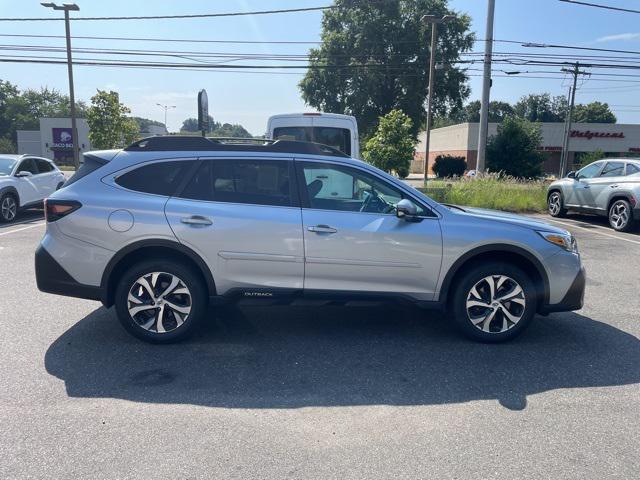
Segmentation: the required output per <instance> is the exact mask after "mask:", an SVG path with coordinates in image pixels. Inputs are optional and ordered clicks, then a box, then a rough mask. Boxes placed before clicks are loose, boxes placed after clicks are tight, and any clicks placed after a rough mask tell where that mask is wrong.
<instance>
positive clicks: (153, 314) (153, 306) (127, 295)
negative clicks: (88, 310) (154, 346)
mask: <svg viewBox="0 0 640 480" xmlns="http://www.w3.org/2000/svg"><path fill="white" fill-rule="evenodd" d="M207 304H208V301H207V294H206V289H205V287H204V285H203V284H202V279H201V278H200V276H199V275H198V274H197V273H196V272H194V271H193V269H191V268H190V267H189V266H187V265H184V264H182V263H179V262H175V261H171V260H162V261H160V260H149V261H144V262H141V263H139V264H137V265H134V266H133V267H131V268H130V269H129V270H128V271H127V272H126V273H125V274H124V275H123V276H122V278H121V279H120V282H119V284H118V288H117V289H116V295H115V307H116V312H117V314H118V319H119V320H120V323H122V325H123V326H124V328H125V329H126V330H127V331H128V332H129V333H131V334H132V335H134V336H136V337H137V338H139V339H141V340H144V341H147V342H151V343H171V342H176V341H179V340H183V339H184V338H186V337H188V336H189V335H190V334H191V333H193V331H194V329H195V327H196V326H197V324H198V323H200V322H201V321H202V319H203V317H204V316H205V314H206V310H207Z"/></svg>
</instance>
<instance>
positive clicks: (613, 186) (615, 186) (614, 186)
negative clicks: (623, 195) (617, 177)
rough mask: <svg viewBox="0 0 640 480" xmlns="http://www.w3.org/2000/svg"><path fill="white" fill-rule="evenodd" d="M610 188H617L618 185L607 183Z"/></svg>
mask: <svg viewBox="0 0 640 480" xmlns="http://www.w3.org/2000/svg"><path fill="white" fill-rule="evenodd" d="M609 187H611V188H618V185H609Z"/></svg>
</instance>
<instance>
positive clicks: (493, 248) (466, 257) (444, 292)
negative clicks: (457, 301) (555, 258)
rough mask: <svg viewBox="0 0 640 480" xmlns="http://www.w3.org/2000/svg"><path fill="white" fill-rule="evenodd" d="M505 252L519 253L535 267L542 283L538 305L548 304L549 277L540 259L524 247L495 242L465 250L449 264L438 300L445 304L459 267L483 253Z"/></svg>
mask: <svg viewBox="0 0 640 480" xmlns="http://www.w3.org/2000/svg"><path fill="white" fill-rule="evenodd" d="M505 252H507V253H510V254H515V255H519V256H521V257H523V258H524V259H525V260H527V261H529V262H530V263H531V264H532V265H533V266H534V268H535V269H536V273H537V274H538V276H539V277H540V278H541V279H542V285H541V287H542V291H541V292H540V293H541V294H542V298H541V300H542V301H541V302H540V304H539V305H538V307H541V306H542V305H546V304H548V303H549V277H548V275H547V271H546V270H545V268H544V266H543V265H542V263H541V262H540V260H538V258H537V257H536V256H535V255H533V254H532V253H531V252H528V251H527V250H525V249H524V248H521V247H518V246H515V245H509V244H495V243H493V244H491V245H482V246H480V247H476V248H474V249H471V250H469V251H468V252H465V253H464V254H463V255H461V256H460V257H458V258H457V259H456V261H455V262H453V265H451V268H449V271H448V272H447V274H446V275H445V277H444V280H443V281H442V285H441V287H440V298H439V301H440V302H441V303H442V304H446V302H447V296H448V294H449V291H450V289H451V282H453V279H454V278H455V276H456V274H457V273H458V272H459V271H460V269H461V268H463V267H464V266H465V265H467V264H468V263H469V262H471V261H473V260H474V258H476V257H478V256H480V255H483V254H488V253H489V254H500V253H505Z"/></svg>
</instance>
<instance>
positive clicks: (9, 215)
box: [0, 195, 18, 222]
mask: <svg viewBox="0 0 640 480" xmlns="http://www.w3.org/2000/svg"><path fill="white" fill-rule="evenodd" d="M0 211H1V212H2V218H4V219H5V220H6V221H7V222H10V221H11V220H13V219H14V218H16V213H17V212H18V204H17V203H16V200H15V199H14V198H13V197H12V196H10V195H8V196H6V197H4V200H2V205H0Z"/></svg>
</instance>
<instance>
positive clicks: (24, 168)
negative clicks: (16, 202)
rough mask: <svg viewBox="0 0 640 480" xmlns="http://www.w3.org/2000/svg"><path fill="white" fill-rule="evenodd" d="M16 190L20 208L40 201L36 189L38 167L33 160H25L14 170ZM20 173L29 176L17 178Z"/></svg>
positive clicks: (37, 188)
mask: <svg viewBox="0 0 640 480" xmlns="http://www.w3.org/2000/svg"><path fill="white" fill-rule="evenodd" d="M15 172H16V173H15V178H16V190H18V195H19V196H20V206H24V205H27V204H30V203H35V202H37V201H39V200H41V197H40V190H39V187H38V174H39V173H40V172H39V171H38V166H37V165H36V162H35V160H34V159H33V158H25V159H23V160H21V161H20V164H19V165H18V167H17V168H16V170H15ZM21 172H28V173H30V174H31V175H29V176H19V174H20V173H21Z"/></svg>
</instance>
